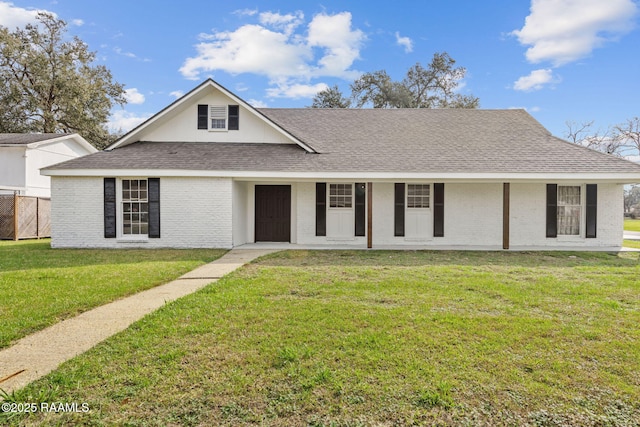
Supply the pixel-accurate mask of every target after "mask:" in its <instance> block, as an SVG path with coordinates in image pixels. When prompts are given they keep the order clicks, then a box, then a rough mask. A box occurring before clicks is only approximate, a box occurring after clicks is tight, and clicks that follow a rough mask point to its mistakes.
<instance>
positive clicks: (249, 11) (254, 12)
mask: <svg viewBox="0 0 640 427" xmlns="http://www.w3.org/2000/svg"><path fill="white" fill-rule="evenodd" d="M233 14H234V15H238V16H254V15H257V14H258V9H238V10H236V11H234V12H233Z"/></svg>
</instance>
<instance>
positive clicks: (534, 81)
mask: <svg viewBox="0 0 640 427" xmlns="http://www.w3.org/2000/svg"><path fill="white" fill-rule="evenodd" d="M555 81H556V80H555V78H554V76H553V72H552V71H551V70H550V69H542V70H534V71H532V72H531V74H529V75H528V76H523V77H520V78H519V79H518V80H517V81H516V82H515V83H514V84H513V88H514V89H515V90H521V91H531V90H540V89H542V87H543V86H544V85H546V84H549V83H554V82H555Z"/></svg>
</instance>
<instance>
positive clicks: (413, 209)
mask: <svg viewBox="0 0 640 427" xmlns="http://www.w3.org/2000/svg"><path fill="white" fill-rule="evenodd" d="M410 185H426V186H427V187H429V207H426V208H415V207H410V206H409V186H410ZM432 193H433V192H432V191H431V184H429V183H423V182H408V183H406V184H405V191H404V206H405V211H411V212H417V211H428V210H431V206H432V204H433V200H432V197H433V195H432Z"/></svg>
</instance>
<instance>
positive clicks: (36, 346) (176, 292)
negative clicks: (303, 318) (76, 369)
mask: <svg viewBox="0 0 640 427" xmlns="http://www.w3.org/2000/svg"><path fill="white" fill-rule="evenodd" d="M271 252H275V251H274V250H271V249H234V250H232V251H230V252H227V253H226V254H225V255H224V256H222V257H221V258H219V259H217V260H215V261H213V262H211V263H209V264H206V265H203V266H200V267H198V268H196V269H195V270H193V271H191V272H189V273H187V274H185V275H183V276H181V277H179V278H178V279H176V280H174V281H173V282H169V283H167V284H165V285H161V286H157V287H155V288H151V289H148V290H146V291H142V292H139V293H137V294H135V295H132V296H130V297H126V298H123V299H120V300H117V301H114V302H111V303H109V304H106V305H103V306H101V307H97V308H94V309H93V310H90V311H87V312H84V313H82V314H80V315H79V316H77V317H74V318H72V319H67V320H64V321H62V322H60V323H57V324H55V325H53V326H50V327H49V328H47V329H44V330H42V331H39V332H36V333H34V334H32V335H29V336H27V337H24V338H22V339H21V340H19V341H18V342H16V343H15V344H14V345H13V346H11V347H8V348H6V349H4V350H2V351H0V388H2V389H3V390H5V391H6V392H8V393H11V392H12V391H14V390H18V389H20V388H22V387H24V386H26V385H27V384H29V383H30V382H32V381H35V380H37V379H38V378H41V377H43V376H45V375H47V374H48V373H49V372H51V371H53V370H54V369H56V368H57V367H58V366H60V364H62V363H63V362H65V361H67V360H69V359H71V358H73V357H75V356H77V355H79V354H81V353H84V352H85V351H87V350H89V349H90V348H92V347H94V346H95V345H96V344H98V343H99V342H101V341H103V340H105V339H107V338H109V337H110V336H111V335H114V334H116V333H118V332H120V331H122V330H124V329H126V328H128V327H129V325H131V324H132V323H133V322H135V321H137V320H139V319H141V318H142V317H143V316H145V315H146V314H149V313H151V312H152V311H155V310H157V309H158V308H160V307H162V306H163V305H165V304H166V303H168V302H171V301H174V300H176V299H178V298H180V297H183V296H185V295H188V294H191V293H193V292H195V291H197V290H198V289H201V288H203V287H204V286H206V285H208V284H209V283H212V282H215V281H217V280H218V279H219V278H221V277H222V276H224V275H225V274H228V273H230V272H232V271H233V270H235V269H237V268H239V267H241V266H242V265H244V264H246V263H248V262H250V261H252V260H254V259H255V258H258V257H260V256H263V255H266V254H268V253H271Z"/></svg>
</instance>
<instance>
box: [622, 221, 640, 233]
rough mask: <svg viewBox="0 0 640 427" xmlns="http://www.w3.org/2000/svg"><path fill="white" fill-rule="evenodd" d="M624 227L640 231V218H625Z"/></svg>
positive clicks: (628, 229)
mask: <svg viewBox="0 0 640 427" xmlns="http://www.w3.org/2000/svg"><path fill="white" fill-rule="evenodd" d="M624 229H625V230H627V231H640V219H628V218H625V220H624Z"/></svg>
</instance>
